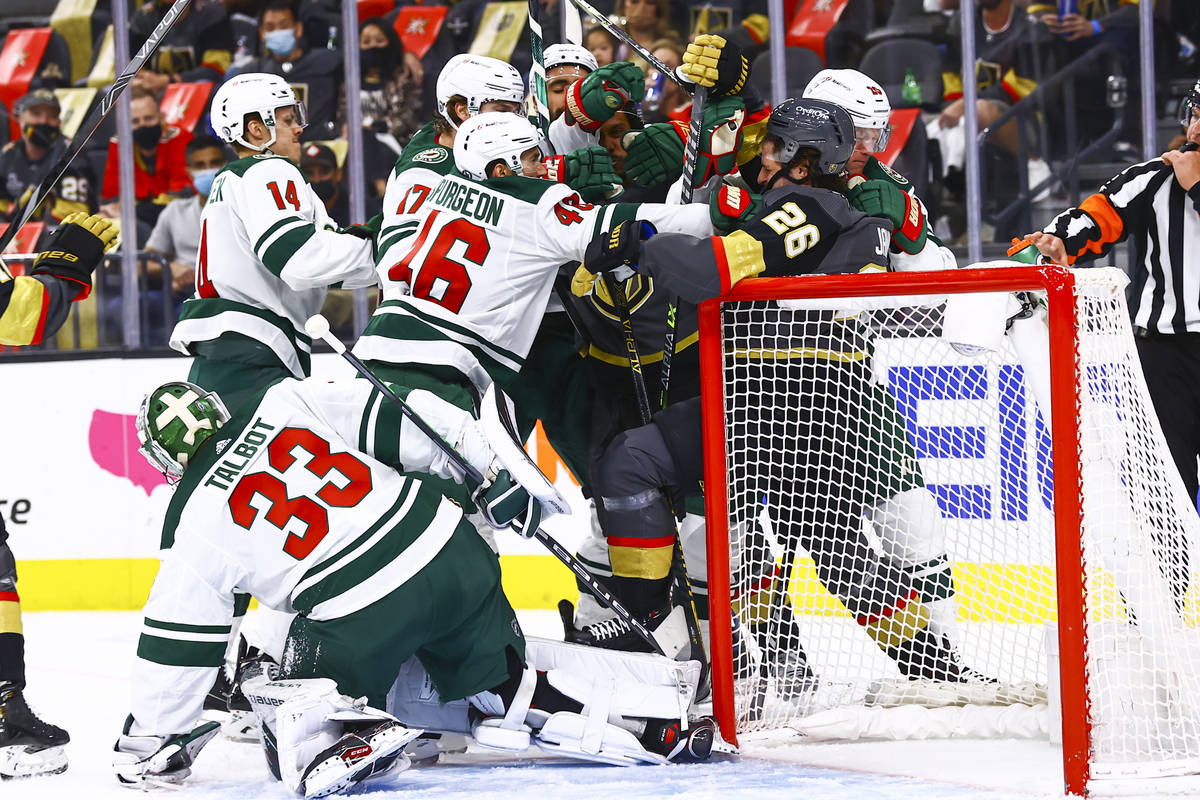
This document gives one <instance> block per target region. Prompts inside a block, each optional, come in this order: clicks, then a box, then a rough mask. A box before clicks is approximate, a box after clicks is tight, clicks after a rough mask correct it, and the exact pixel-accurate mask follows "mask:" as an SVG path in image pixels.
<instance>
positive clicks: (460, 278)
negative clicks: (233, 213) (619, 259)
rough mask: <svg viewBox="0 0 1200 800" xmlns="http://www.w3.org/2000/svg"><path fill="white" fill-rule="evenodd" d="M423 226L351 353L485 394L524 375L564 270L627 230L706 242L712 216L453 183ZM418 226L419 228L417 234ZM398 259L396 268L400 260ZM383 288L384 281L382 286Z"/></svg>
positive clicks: (430, 203)
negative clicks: (630, 222)
mask: <svg viewBox="0 0 1200 800" xmlns="http://www.w3.org/2000/svg"><path fill="white" fill-rule="evenodd" d="M424 210H425V213H424V215H423V217H421V219H420V224H419V225H412V230H411V233H410V234H409V235H408V237H407V238H406V239H404V240H403V241H404V242H407V243H408V244H407V246H406V247H397V246H393V247H392V248H391V249H390V250H389V252H390V253H392V254H394V255H393V256H389V259H388V260H389V261H391V263H380V265H379V270H380V275H381V281H382V282H383V283H384V285H385V286H395V285H398V284H404V285H406V286H407V287H408V289H409V291H410V292H411V294H408V295H405V294H401V293H400V292H394V291H385V295H384V300H385V302H383V303H382V304H380V306H379V308H377V309H376V311H375V313H374V314H373V315H372V317H371V321H370V322H369V323H368V324H367V328H366V331H365V332H364V333H363V335H362V337H361V338H360V339H359V340H358V343H357V344H356V345H355V348H354V353H355V355H357V356H358V357H359V358H362V359H365V360H372V361H379V362H384V363H388V364H400V365H412V364H428V365H438V366H448V367H452V368H454V369H456V370H457V371H458V372H460V373H462V374H463V375H464V376H465V377H466V378H467V379H468V380H470V381H471V383H472V384H474V385H475V386H476V387H477V388H478V389H479V390H480V391H481V392H482V391H483V390H485V389H486V388H487V386H488V385H490V384H491V382H492V381H493V380H497V381H500V382H501V384H505V383H507V382H508V381H509V380H510V379H511V378H512V377H514V376H515V375H516V373H517V372H518V371H520V369H521V365H522V364H523V363H524V360H525V356H526V354H527V353H528V352H529V348H530V346H531V345H532V343H533V338H534V335H535V334H536V333H537V330H538V326H539V325H540V324H541V321H542V315H543V313H544V312H545V310H546V303H547V301H548V299H549V296H550V290H551V287H552V284H553V282H554V277H555V275H556V273H557V271H558V268H559V267H560V266H561V265H563V264H566V263H569V262H573V261H579V260H581V259H582V258H583V253H584V250H585V249H586V248H587V245H588V242H590V241H591V240H592V238H593V237H595V236H597V235H599V234H600V233H602V232H603V231H606V230H608V229H610V228H612V227H613V226H614V225H616V224H618V223H620V222H621V221H623V220H626V219H634V218H638V219H645V220H649V221H650V222H653V223H654V224H655V225H656V226H658V228H659V229H660V230H670V231H677V232H680V233H689V234H691V235H693V236H707V235H709V234H711V233H712V224H711V222H710V221H709V215H708V208H707V206H706V205H703V204H697V205H692V206H677V205H676V206H668V205H661V204H636V203H616V204H611V205H592V204H590V203H587V202H585V201H583V200H581V199H580V198H579V195H578V194H576V193H575V191H574V190H572V189H570V188H569V187H567V186H564V185H563V184H560V183H554V182H551V181H547V180H540V179H536V178H526V177H522V176H516V175H512V176H508V177H504V178H492V179H490V180H487V181H483V182H476V181H471V180H468V179H466V178H463V177H461V176H459V175H447V176H445V177H443V178H442V179H441V181H440V182H439V183H437V184H436V185H435V186H434V187H433V188H432V189H431V190H430V191H429V193H428V197H427V198H426V199H425V200H424ZM410 224H411V223H410ZM393 258H394V260H393ZM385 276H386V277H385Z"/></svg>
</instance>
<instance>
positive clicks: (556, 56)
mask: <svg viewBox="0 0 1200 800" xmlns="http://www.w3.org/2000/svg"><path fill="white" fill-rule="evenodd" d="M542 63H543V64H545V66H546V72H549V71H550V70H552V69H553V68H554V67H561V66H562V65H563V64H577V65H579V66H581V67H583V68H584V69H586V70H587V71H588V72H595V71H596V70H597V69H599V65H598V64H597V63H596V57H595V56H594V55H592V51H590V50H588V49H587V48H586V47H580V46H579V45H577V44H552V45H550V46H549V47H547V48H546V51H545V52H544V53H542Z"/></svg>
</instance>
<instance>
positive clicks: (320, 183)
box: [300, 142, 350, 227]
mask: <svg viewBox="0 0 1200 800" xmlns="http://www.w3.org/2000/svg"><path fill="white" fill-rule="evenodd" d="M300 169H302V170H303V171H304V177H306V178H308V182H309V184H310V185H311V186H312V188H313V191H314V192H316V194H317V197H319V198H321V202H322V203H324V204H325V211H326V212H328V213H329V216H330V217H331V218H332V219H333V221H334V222H336V223H337V224H338V225H341V226H343V227H344V226H346V225H349V224H350V198H349V196H348V192H347V191H346V186H345V185H344V184H343V183H342V168H341V167H340V166H339V165H338V160H337V155H336V154H335V153H334V152H333V151H332V150H330V149H329V148H328V147H326V146H325V145H323V144H317V143H315V142H312V143H310V144H308V145H306V146H305V148H304V151H303V152H302V153H301V155H300Z"/></svg>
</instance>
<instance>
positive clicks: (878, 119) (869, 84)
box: [804, 69, 892, 152]
mask: <svg viewBox="0 0 1200 800" xmlns="http://www.w3.org/2000/svg"><path fill="white" fill-rule="evenodd" d="M804 97H806V98H810V99H813V100H827V101H829V102H830V103H836V104H837V105H839V106H841V107H842V108H844V109H846V110H847V111H849V112H850V118H851V119H853V120H854V127H856V128H866V129H868V130H877V131H879V138H878V139H876V141H875V151H876V152H882V151H883V150H884V149H886V148H887V144H888V139H889V138H891V134H892V127H891V124H890V123H889V122H888V120H889V118H890V117H891V115H892V106H891V103H889V102H888V99H887V93H886V92H885V91H884V90H883V87H882V86H880V85H879V84H878V83H876V82H875V81H873V80H871V79H870V78H869V77H867V76H866V75H864V74H863V73H861V72H859V71H858V70H856V69H823V70H821V71H820V72H818V73H817V74H816V75H814V76H813V79H812V80H811V81H809V82H808V86H806V87H804Z"/></svg>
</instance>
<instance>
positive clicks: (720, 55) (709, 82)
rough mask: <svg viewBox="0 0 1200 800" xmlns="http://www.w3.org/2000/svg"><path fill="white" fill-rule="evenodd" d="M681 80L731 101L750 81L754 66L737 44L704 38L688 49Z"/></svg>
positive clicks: (703, 36) (693, 43) (690, 45)
mask: <svg viewBox="0 0 1200 800" xmlns="http://www.w3.org/2000/svg"><path fill="white" fill-rule="evenodd" d="M679 76H680V77H681V78H683V79H684V80H685V81H689V82H690V83H695V84H697V85H699V86H704V87H706V88H707V89H708V91H709V94H710V95H712V96H713V97H731V96H733V95H735V94H737V93H738V92H740V91H741V90H742V88H743V87H745V85H746V81H747V80H749V79H750V62H749V61H748V60H746V56H745V55H744V54H743V53H742V48H741V47H739V46H738V45H737V44H735V43H734V42H731V41H728V40H726V39H724V38H722V37H720V36H714V35H710V34H703V35H701V36H697V37H696V39H695V41H693V42H692V43H691V44H689V45H688V46H687V52H685V53H684V54H683V64H682V66H680V67H679Z"/></svg>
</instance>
